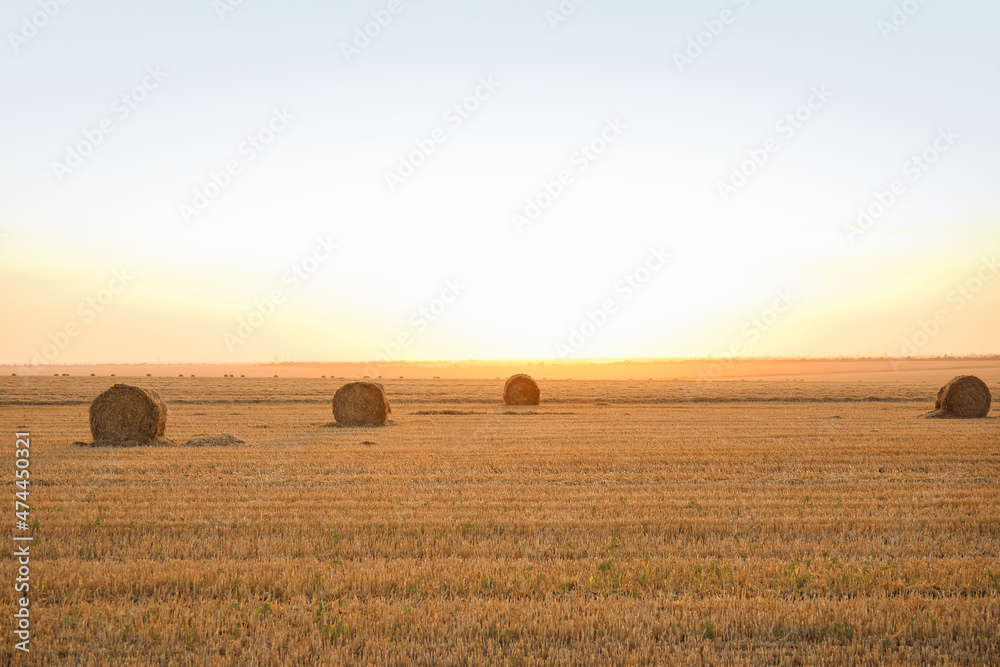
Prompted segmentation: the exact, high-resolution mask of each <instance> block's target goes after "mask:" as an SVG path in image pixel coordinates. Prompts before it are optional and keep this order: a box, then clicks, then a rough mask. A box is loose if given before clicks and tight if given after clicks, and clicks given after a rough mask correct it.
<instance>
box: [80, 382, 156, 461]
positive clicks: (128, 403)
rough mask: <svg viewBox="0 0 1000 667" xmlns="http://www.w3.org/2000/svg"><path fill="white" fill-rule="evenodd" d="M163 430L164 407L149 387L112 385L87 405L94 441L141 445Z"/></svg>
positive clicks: (106, 443)
mask: <svg viewBox="0 0 1000 667" xmlns="http://www.w3.org/2000/svg"><path fill="white" fill-rule="evenodd" d="M166 430H167V406H166V404H165V403H164V402H163V400H162V399H161V398H160V395H159V394H157V393H156V392H155V391H153V390H152V389H144V388H142V387H133V386H131V385H127V384H116V385H114V386H113V387H111V388H110V389H108V390H107V391H105V392H104V393H103V394H101V395H100V396H98V397H97V398H95V399H94V402H93V403H91V404H90V433H91V435H93V437H94V444H96V445H109V446H113V447H114V446H119V447H120V446H127V445H145V444H149V443H150V442H152V441H153V440H156V439H158V438H162V437H163V434H164V433H165V432H166Z"/></svg>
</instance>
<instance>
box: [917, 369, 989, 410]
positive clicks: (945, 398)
mask: <svg viewBox="0 0 1000 667" xmlns="http://www.w3.org/2000/svg"><path fill="white" fill-rule="evenodd" d="M992 403H993V397H992V395H991V394H990V388H989V387H988V386H987V385H986V383H985V382H983V381H982V380H980V379H979V378H977V377H975V376H974V375H959V376H958V377H956V378H955V379H953V380H952V381H951V382H949V383H948V384H946V385H945V386H943V387H941V389H940V391H938V395H937V402H936V403H935V404H934V411H933V412H931V413H929V414H928V415H927V416H928V417H931V418H944V419H948V418H950V419H982V418H983V417H985V416H986V415H988V414H989V413H990V405H991V404H992Z"/></svg>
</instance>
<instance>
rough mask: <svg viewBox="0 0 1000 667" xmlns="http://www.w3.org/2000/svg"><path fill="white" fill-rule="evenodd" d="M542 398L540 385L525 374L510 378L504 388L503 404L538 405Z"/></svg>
mask: <svg viewBox="0 0 1000 667" xmlns="http://www.w3.org/2000/svg"><path fill="white" fill-rule="evenodd" d="M541 396H542V392H541V391H539V389H538V384H536V383H535V381H534V380H532V379H531V376H530V375H525V374H523V373H519V374H517V375H512V376H510V377H509V378H507V383H506V384H505V385H504V386H503V402H504V403H506V404H507V405H538V402H539V400H540V399H541Z"/></svg>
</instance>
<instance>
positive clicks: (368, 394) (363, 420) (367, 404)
mask: <svg viewBox="0 0 1000 667" xmlns="http://www.w3.org/2000/svg"><path fill="white" fill-rule="evenodd" d="M390 414H392V408H391V407H389V399H387V398H386V396H385V388H383V387H382V385H381V384H379V383H378V382H351V383H349V384H345V385H344V386H343V387H341V388H340V389H338V390H337V393H336V394H334V396H333V417H334V419H336V420H337V423H338V424H339V425H341V426H382V425H383V424H385V422H386V419H388V418H389V415H390Z"/></svg>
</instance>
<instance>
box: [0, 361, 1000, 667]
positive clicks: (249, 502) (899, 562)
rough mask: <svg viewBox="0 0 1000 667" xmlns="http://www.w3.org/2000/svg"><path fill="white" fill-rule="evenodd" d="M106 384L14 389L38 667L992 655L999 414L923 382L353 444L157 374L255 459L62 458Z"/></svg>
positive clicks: (216, 451)
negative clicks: (28, 514) (25, 449)
mask: <svg viewBox="0 0 1000 667" xmlns="http://www.w3.org/2000/svg"><path fill="white" fill-rule="evenodd" d="M117 379H118V380H121V379H120V378H117ZM946 379H947V378H946ZM114 381H115V379H110V378H3V379H2V380H0V389H2V390H3V393H2V394H0V417H2V421H0V423H2V424H3V426H4V431H5V432H7V433H8V435H7V436H5V437H7V439H8V440H10V441H11V444H12V443H13V433H14V431H15V429H18V428H19V427H27V428H28V429H30V431H31V434H32V438H33V443H34V444H33V448H34V451H33V457H34V458H33V461H32V468H31V470H32V481H33V484H32V495H31V498H32V501H33V502H32V516H33V517H34V518H36V519H38V522H39V523H38V525H37V527H36V528H35V530H34V533H35V535H36V543H35V546H34V547H33V550H34V551H33V558H32V577H33V581H34V582H35V586H36V588H35V590H34V591H33V592H34V605H33V607H32V618H33V626H32V628H33V639H32V648H33V651H32V662H33V663H34V664H94V665H105V664H116V665H125V664H163V665H167V664H171V665H173V664H177V665H185V664H192V665H200V664H232V665H272V664H273V665H278V664H304V665H305V664H309V665H312V664H324V665H326V664H329V665H339V664H372V665H411V664H423V665H432V664H433V665H483V664H494V665H554V664H563V665H633V664H650V663H657V662H659V663H661V664H747V663H752V664H763V663H784V664H831V665H833V664H892V663H911V664H936V663H941V664H943V663H964V664H996V663H997V661H998V660H1000V548H998V547H1000V543H998V537H1000V499H998V495H1000V494H998V481H1000V424H998V421H997V420H996V419H989V420H979V421H928V420H920V419H917V418H916V416H918V415H919V414H920V413H921V412H923V411H926V410H928V409H930V407H932V404H933V397H934V395H935V393H936V387H934V386H931V385H929V384H920V383H914V384H912V385H906V384H900V383H892V384H888V383H886V384H880V385H876V384H864V385H858V384H847V383H836V382H828V383H821V382H817V383H796V382H733V383H712V384H708V385H706V386H702V387H698V388H697V389H696V390H695V389H694V385H692V384H688V383H678V382H634V383H629V382H607V383H601V382H571V381H570V382H552V383H548V384H545V383H543V386H542V390H543V392H544V393H543V404H542V405H541V406H539V407H528V408H510V407H506V406H503V405H501V404H500V402H499V392H500V391H501V390H502V386H503V383H502V382H499V383H498V382H496V381H489V382H483V381H405V380H396V381H388V380H387V381H384V383H385V385H386V390H387V392H388V393H389V396H390V399H391V400H392V402H393V421H392V423H391V424H390V425H389V426H387V427H384V428H378V429H345V428H333V427H330V426H328V424H329V422H330V421H332V415H331V411H330V404H329V398H330V397H331V396H332V395H333V392H334V391H335V390H336V388H337V387H338V386H340V384H342V382H341V381H336V380H314V379H311V380H292V379H238V378H227V379H222V378H218V379H207V378H205V379H202V378H197V379H193V378H171V379H162V378H142V379H139V380H134V381H135V382H136V383H138V384H142V385H147V386H150V387H152V388H154V389H155V390H157V391H158V392H159V393H160V395H161V396H163V398H164V400H166V401H167V403H168V405H169V410H170V412H169V420H168V428H167V437H168V438H171V439H173V440H175V441H177V442H184V441H187V440H188V439H190V438H192V437H193V436H196V435H199V434H218V433H232V434H233V435H236V436H238V437H239V438H241V439H243V440H244V441H245V442H246V444H244V445H237V446H229V447H184V446H176V447H168V446H156V447H148V448H131V449H107V448H94V449H91V448H82V447H79V446H75V445H73V444H72V443H73V442H74V441H80V440H89V432H88V427H87V404H88V403H89V400H90V399H92V398H93V397H94V396H96V395H97V394H98V393H100V391H102V390H103V389H105V388H107V387H108V386H110V385H111V384H113V382H114ZM873 398H880V399H883V400H872V399H873ZM691 399H695V400H696V402H691ZM995 414H996V411H994V415H995ZM2 465H3V469H4V470H5V471H10V470H13V447H6V448H5V449H4V453H3V457H2ZM4 479H9V476H8V473H7V472H5V473H4ZM5 487H10V493H11V494H13V487H12V486H11V485H5ZM6 534H7V535H8V537H7V538H5V540H4V541H5V542H6V543H7V544H11V541H10V537H9V535H10V529H9V528H8V529H6ZM2 555H3V558H2V566H3V568H2V571H3V577H4V581H12V579H13V573H14V570H15V562H14V560H13V559H12V557H11V553H10V550H9V549H5V550H4V551H3V552H2ZM11 589H12V587H11V586H6V585H5V586H4V595H3V598H2V600H3V605H4V610H3V614H4V615H5V616H6V617H7V618H10V617H11V616H10V612H11V610H12V605H13V592H12V590H11ZM11 646H12V642H11V641H5V642H4V644H3V649H2V650H3V653H2V656H3V661H4V662H7V661H8V660H9V659H10V658H11V655H12V648H11Z"/></svg>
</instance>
